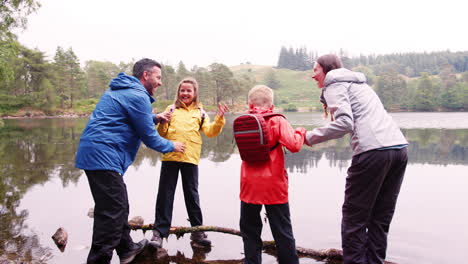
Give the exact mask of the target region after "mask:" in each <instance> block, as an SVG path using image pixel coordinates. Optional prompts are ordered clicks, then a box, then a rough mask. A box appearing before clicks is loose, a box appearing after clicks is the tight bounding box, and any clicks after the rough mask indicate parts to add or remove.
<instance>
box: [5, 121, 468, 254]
mask: <svg viewBox="0 0 468 264" xmlns="http://www.w3.org/2000/svg"><path fill="white" fill-rule="evenodd" d="M291 119H292V120H294V117H293V118H290V119H289V120H291ZM86 121H87V120H86V119H44V120H40V119H36V120H5V122H4V126H3V127H0V173H1V177H0V237H1V239H0V263H3V262H6V261H7V260H9V261H13V262H16V263H21V262H23V263H47V262H48V260H49V259H50V258H51V255H52V253H51V252H52V251H51V249H50V248H48V247H45V246H42V245H41V241H40V240H39V238H38V234H37V233H35V232H34V230H31V229H30V228H29V227H28V225H27V220H28V214H29V213H28V210H20V209H19V205H20V201H21V200H22V198H23V197H24V196H25V194H26V193H28V191H30V190H31V189H32V188H33V187H34V186H38V185H44V184H45V183H47V182H48V181H50V180H51V178H52V177H56V178H58V179H59V180H60V183H61V185H62V186H63V187H67V186H69V185H70V184H76V183H77V182H78V181H79V179H80V177H81V175H82V173H81V171H79V170H77V169H75V168H74V160H75V153H76V148H77V144H78V140H79V137H80V134H81V132H82V130H83V128H84V126H85V124H86ZM230 121H232V117H231V118H230V119H228V125H227V126H226V127H225V129H224V132H223V133H222V134H221V135H220V136H219V137H216V138H203V141H204V144H203V149H202V154H201V158H202V159H205V160H209V161H212V162H215V163H222V162H224V161H226V160H228V159H229V158H231V157H232V156H233V155H237V154H236V153H237V148H236V147H235V145H234V142H233V131H232V126H230V125H229V124H230ZM293 125H294V124H293ZM309 128H310V127H309ZM403 133H404V134H405V136H406V137H407V139H408V141H409V142H410V146H409V148H408V150H409V163H410V164H433V165H468V129H435V128H431V129H404V130H403ZM348 141H349V137H346V138H342V139H339V140H334V141H330V142H326V143H323V144H319V145H317V146H314V147H312V148H309V147H306V148H304V149H303V150H301V152H299V153H295V154H287V155H286V164H287V168H288V170H289V171H291V172H299V173H307V172H308V171H309V170H311V169H313V168H316V167H318V163H319V162H320V161H321V162H323V160H324V159H325V160H326V161H327V162H328V165H329V167H338V168H340V169H342V170H345V169H346V168H347V167H349V165H350V158H351V156H352V152H351V149H350V148H349V142H348ZM160 159H161V156H160V155H159V154H158V153H156V152H154V151H152V150H150V149H148V148H146V147H142V148H140V151H139V152H138V155H137V158H136V160H135V163H134V164H133V167H135V168H137V169H138V168H139V167H140V166H143V165H148V164H149V165H150V166H156V165H157V164H158V163H159V161H160ZM194 256H196V255H195V253H194ZM192 257H193V256H192ZM196 257H197V258H198V256H196Z"/></svg>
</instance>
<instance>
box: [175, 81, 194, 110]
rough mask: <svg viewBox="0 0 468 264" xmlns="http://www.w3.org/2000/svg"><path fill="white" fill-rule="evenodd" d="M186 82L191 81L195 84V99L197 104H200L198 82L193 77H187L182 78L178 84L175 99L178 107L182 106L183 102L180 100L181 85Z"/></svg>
mask: <svg viewBox="0 0 468 264" xmlns="http://www.w3.org/2000/svg"><path fill="white" fill-rule="evenodd" d="M184 83H190V84H191V85H192V86H193V93H194V95H193V101H192V103H194V104H195V105H196V106H198V82H197V80H195V79H194V78H192V77H185V78H184V79H182V81H180V82H179V85H178V86H177V93H176V95H175V100H174V105H175V107H176V108H179V107H181V106H182V102H181V101H180V100H179V92H180V87H181V86H182V84H184Z"/></svg>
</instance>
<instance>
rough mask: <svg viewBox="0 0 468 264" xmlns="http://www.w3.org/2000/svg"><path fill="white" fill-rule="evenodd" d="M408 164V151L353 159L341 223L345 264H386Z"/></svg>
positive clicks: (370, 153)
mask: <svg viewBox="0 0 468 264" xmlns="http://www.w3.org/2000/svg"><path fill="white" fill-rule="evenodd" d="M407 161H408V157H407V150H406V148H403V149H389V150H372V151H367V152H364V153H361V154H359V155H356V156H354V157H353V160H352V164H351V167H350V168H349V169H348V177H347V178H346V188H345V200H344V204H343V219H342V223H341V237H342V247H343V263H344V264H354V263H356V264H357V263H363V264H374V263H384V260H385V255H386V251H387V235H388V231H389V228H390V222H391V221H392V217H393V213H394V212H395V206H396V202H397V198H398V194H399V192H400V187H401V183H402V181H403V176H404V174H405V169H406V163H407Z"/></svg>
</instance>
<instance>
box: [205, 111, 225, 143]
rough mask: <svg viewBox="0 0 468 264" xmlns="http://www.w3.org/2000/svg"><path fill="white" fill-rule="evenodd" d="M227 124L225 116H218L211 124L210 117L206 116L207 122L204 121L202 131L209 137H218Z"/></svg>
mask: <svg viewBox="0 0 468 264" xmlns="http://www.w3.org/2000/svg"><path fill="white" fill-rule="evenodd" d="M225 123H226V119H225V118H224V116H222V117H220V116H218V115H216V116H215V119H214V121H213V122H210V117H209V116H208V114H206V115H205V121H203V125H202V131H203V133H205V135H206V136H207V137H216V136H217V135H219V134H221V131H222V130H223V127H224V124H225Z"/></svg>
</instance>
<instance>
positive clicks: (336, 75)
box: [324, 68, 367, 87]
mask: <svg viewBox="0 0 468 264" xmlns="http://www.w3.org/2000/svg"><path fill="white" fill-rule="evenodd" d="M336 82H352V83H365V82H367V79H366V76H364V74H362V73H360V72H353V71H350V70H348V69H345V68H339V69H335V70H331V71H329V72H328V73H327V76H325V81H324V86H325V87H327V86H329V85H330V84H332V83H336Z"/></svg>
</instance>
